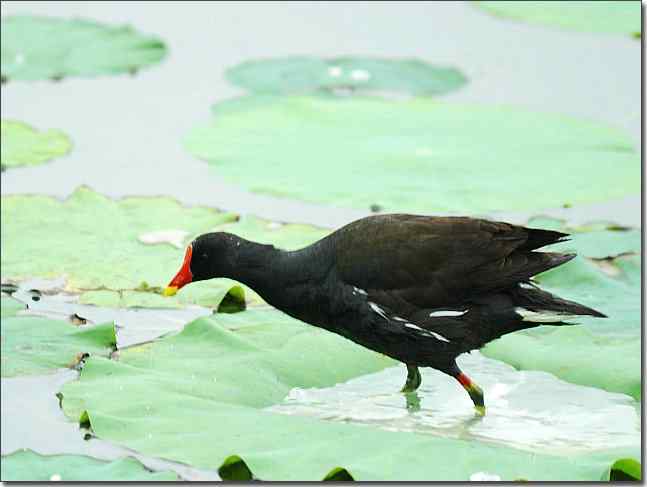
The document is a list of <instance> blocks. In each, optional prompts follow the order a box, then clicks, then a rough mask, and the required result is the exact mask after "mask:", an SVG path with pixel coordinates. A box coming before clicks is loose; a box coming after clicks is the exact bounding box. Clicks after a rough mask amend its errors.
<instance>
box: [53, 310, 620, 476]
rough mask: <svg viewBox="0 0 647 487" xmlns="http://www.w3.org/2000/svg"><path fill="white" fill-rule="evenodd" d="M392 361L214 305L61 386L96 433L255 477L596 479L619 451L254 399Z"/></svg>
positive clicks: (269, 315)
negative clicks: (291, 412)
mask: <svg viewBox="0 0 647 487" xmlns="http://www.w3.org/2000/svg"><path fill="white" fill-rule="evenodd" d="M391 364H393V361H391V360H390V359H387V358H385V357H383V356H381V355H379V354H376V353H374V352H371V351H369V350H366V349H364V348H362V347H359V346H357V345H355V344H353V343H351V342H349V341H347V340H345V339H343V338H341V337H339V336H337V335H334V334H331V333H328V332H326V331H323V330H319V329H316V328H312V327H307V326H305V325H303V324H301V323H299V322H297V321H296V320H293V319H292V318H289V317H287V316H285V315H283V314H281V313H279V312H277V311H274V310H269V309H263V310H261V309H257V310H252V311H245V312H242V313H237V314H234V315H226V314H225V315H213V316H210V317H206V318H200V319H198V320H195V321H193V322H191V323H189V324H188V325H187V326H186V327H185V328H184V330H183V331H182V332H181V333H179V334H177V335H174V336H169V337H166V338H163V339H160V340H158V341H156V342H154V343H151V344H147V345H145V346H140V347H133V348H129V349H125V350H123V351H122V354H121V357H120V360H119V361H118V362H117V361H111V360H106V359H102V358H99V357H93V358H91V359H90V360H89V362H88V363H87V365H86V366H85V368H84V369H83V371H82V373H81V376H80V379H79V380H78V381H75V382H70V383H67V384H66V385H65V386H64V388H63V395H64V399H63V409H64V412H65V413H66V415H68V417H70V418H72V419H75V420H78V419H79V418H80V417H81V416H82V415H84V417H85V416H87V419H88V420H89V422H90V426H91V428H92V430H93V432H94V434H95V435H97V436H98V437H99V438H103V439H106V440H109V441H113V442H115V443H119V444H122V445H125V446H127V447H129V448H133V449H135V450H137V451H140V452H142V453H144V454H147V455H151V456H156V457H163V458H168V459H173V460H177V461H181V462H185V463H188V464H191V465H195V466H202V467H205V468H213V467H214V466H215V465H221V464H222V463H223V462H224V461H225V459H228V458H229V459H231V456H232V455H234V456H235V457H234V458H235V459H237V458H240V459H244V463H245V465H246V471H247V472H248V476H249V475H250V474H251V472H253V474H254V475H255V476H257V477H258V478H260V479H263V480H284V481H285V480H321V479H322V478H324V477H325V476H326V475H328V474H329V473H330V471H331V468H333V467H334V466H336V465H343V467H344V468H345V469H346V470H347V471H348V472H352V474H353V477H354V478H355V479H357V480H463V481H465V480H467V479H469V477H470V475H471V474H473V473H474V472H478V471H488V472H495V473H496V474H497V475H499V476H500V477H501V478H502V479H504V480H512V479H516V478H520V477H523V478H528V479H531V480H539V479H541V480H557V479H559V480H586V479H593V480H597V479H599V478H601V476H602V475H603V474H604V471H605V469H608V467H609V464H610V463H611V462H612V461H613V460H610V458H613V459H617V458H621V457H623V456H627V453H628V452H627V450H624V449H623V450H621V451H617V452H616V451H612V452H605V453H604V454H600V453H596V454H593V455H588V454H587V455H574V456H561V455H555V456H551V455H545V454H537V453H534V452H525V451H521V450H515V449H513V448H508V447H505V446H497V445H493V444H486V443H483V442H477V441H463V440H455V439H447V438H440V437H435V436H430V435H425V434H418V433H403V432H395V431H384V430H377V429H374V428H370V427H367V426H358V425H353V424H342V423H332V422H326V421H322V420H316V419H312V418H305V417H299V416H286V415H281V414H275V413H272V412H269V411H267V410H266V409H263V408H265V407H267V406H269V405H272V404H276V403H278V402H280V401H281V400H283V398H284V397H285V396H286V394H287V393H288V392H289V391H290V389H291V388H293V387H325V386H329V385H332V384H335V383H338V382H341V381H345V380H348V379H349V378H352V377H356V376H359V375H363V374H366V373H370V372H372V371H377V370H381V369H383V368H384V367H386V366H388V365H391ZM188 411H190V414H187V412H188ZM438 452H442V455H439V454H438ZM448 458H451V460H452V461H451V462H448V461H447V459H448ZM231 463H232V462H229V463H228V464H227V465H230V464H231ZM234 463H235V462H234Z"/></svg>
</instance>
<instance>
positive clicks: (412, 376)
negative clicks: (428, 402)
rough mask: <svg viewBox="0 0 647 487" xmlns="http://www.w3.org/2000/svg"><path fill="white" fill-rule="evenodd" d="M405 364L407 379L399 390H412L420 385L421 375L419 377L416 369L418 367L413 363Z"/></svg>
mask: <svg viewBox="0 0 647 487" xmlns="http://www.w3.org/2000/svg"><path fill="white" fill-rule="evenodd" d="M406 365H407V381H406V382H405V383H404V387H402V391H400V392H405V393H407V392H413V391H415V390H416V389H417V388H418V387H420V384H421V383H422V377H420V371H419V370H418V367H416V366H415V365H409V364H406Z"/></svg>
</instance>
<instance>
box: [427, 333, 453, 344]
mask: <svg viewBox="0 0 647 487" xmlns="http://www.w3.org/2000/svg"><path fill="white" fill-rule="evenodd" d="M429 333H431V334H432V335H433V336H434V337H435V338H437V339H438V340H440V341H441V342H447V343H449V340H447V338H445V337H444V336H442V335H441V334H440V333H436V332H433V331H430V332H429Z"/></svg>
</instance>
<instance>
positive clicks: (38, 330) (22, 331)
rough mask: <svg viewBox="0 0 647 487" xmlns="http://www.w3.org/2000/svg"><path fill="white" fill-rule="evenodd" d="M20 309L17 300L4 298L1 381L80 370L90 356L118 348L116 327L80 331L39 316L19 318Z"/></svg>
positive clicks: (94, 327)
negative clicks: (63, 369) (80, 365)
mask: <svg viewBox="0 0 647 487" xmlns="http://www.w3.org/2000/svg"><path fill="white" fill-rule="evenodd" d="M17 309H18V308H17V306H16V304H15V301H14V300H12V299H5V298H4V297H3V298H2V321H1V322H0V330H1V334H2V342H1V343H2V361H1V362H0V363H1V365H2V369H1V370H2V374H1V375H2V377H12V376H16V375H25V374H42V373H44V372H48V371H51V370H52V369H57V368H61V367H77V366H78V365H79V362H81V361H85V359H86V357H87V354H90V355H94V354H97V355H104V356H107V355H109V354H110V353H111V352H112V351H113V350H114V348H115V347H116V344H117V338H116V335H115V325H114V323H105V324H103V325H95V326H87V327H83V328H79V327H77V326H74V325H72V324H71V323H67V322H64V321H58V320H52V319H49V318H42V317H40V316H31V315H16V312H17Z"/></svg>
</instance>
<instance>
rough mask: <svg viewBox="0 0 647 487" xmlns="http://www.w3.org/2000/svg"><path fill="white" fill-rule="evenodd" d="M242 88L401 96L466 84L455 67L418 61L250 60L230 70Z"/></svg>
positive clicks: (433, 92)
mask: <svg viewBox="0 0 647 487" xmlns="http://www.w3.org/2000/svg"><path fill="white" fill-rule="evenodd" d="M227 79H228V80H229V81H231V82H232V83H234V84H235V85H237V86H240V87H242V88H245V89H247V90H250V91H252V92H256V93H263V94H303V93H308V92H315V93H316V92H320V93H327V94H330V93H338V92H339V91H340V90H343V91H344V92H349V91H350V92H351V93H355V92H358V91H359V92H360V93H366V92H374V91H379V92H382V91H387V92H402V93H407V94H412V95H440V94H444V93H447V92H450V91H453V90H456V89H458V88H460V87H461V86H463V85H464V84H465V83H466V82H467V79H466V78H465V76H464V75H463V74H462V73H461V72H460V71H459V70H457V69H455V68H448V67H439V66H434V65H431V64H428V63H426V62H424V61H421V60H419V59H386V58H384V59H380V58H367V57H337V58H329V59H322V58H316V57H305V56H302V57H287V58H276V59H261V60H256V61H247V62H244V63H242V64H239V65H237V66H234V67H233V68H230V69H228V70H227Z"/></svg>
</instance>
